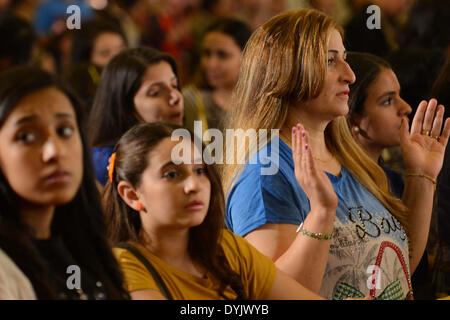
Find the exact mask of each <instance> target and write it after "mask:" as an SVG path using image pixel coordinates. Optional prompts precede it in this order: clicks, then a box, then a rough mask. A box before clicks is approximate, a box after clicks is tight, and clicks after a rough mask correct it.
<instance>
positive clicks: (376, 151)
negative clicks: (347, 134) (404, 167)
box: [355, 135, 384, 163]
mask: <svg viewBox="0 0 450 320" xmlns="http://www.w3.org/2000/svg"><path fill="white" fill-rule="evenodd" d="M355 140H356V141H357V142H358V144H359V145H360V147H361V148H362V149H363V150H364V151H365V152H366V153H367V155H368V156H369V157H370V158H371V159H372V160H373V161H375V162H376V163H378V159H379V158H380V156H381V152H382V151H383V149H384V148H383V147H381V146H379V145H378V144H375V143H373V142H371V141H369V140H367V139H366V138H364V137H362V136H361V135H357V136H355Z"/></svg>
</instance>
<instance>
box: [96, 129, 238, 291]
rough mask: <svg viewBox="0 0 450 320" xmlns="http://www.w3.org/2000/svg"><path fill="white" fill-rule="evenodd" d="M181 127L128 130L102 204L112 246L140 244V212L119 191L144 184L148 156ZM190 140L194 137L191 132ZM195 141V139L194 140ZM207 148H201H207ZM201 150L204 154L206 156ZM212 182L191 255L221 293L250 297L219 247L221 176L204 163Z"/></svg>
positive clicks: (222, 210)
mask: <svg viewBox="0 0 450 320" xmlns="http://www.w3.org/2000/svg"><path fill="white" fill-rule="evenodd" d="M179 128H181V127H180V126H177V125H173V124H165V123H158V122H155V123H141V124H138V125H135V126H134V127H133V128H131V129H130V130H129V131H127V132H126V133H125V134H124V135H123V136H122V138H121V139H120V140H119V142H118V143H117V144H116V146H115V148H114V152H115V153H116V160H115V166H114V172H113V176H112V182H111V181H109V182H108V183H107V184H106V187H105V189H104V191H103V204H104V207H105V215H106V221H107V226H108V236H109V237H110V239H111V240H112V242H113V243H115V244H117V243H120V242H126V241H139V239H138V235H139V232H140V231H141V221H140V217H139V213H138V212H136V211H134V210H133V209H131V208H130V207H129V206H128V205H127V204H126V203H125V202H124V201H123V200H122V198H121V196H120V195H119V193H118V191H117V186H118V184H119V182H120V181H127V182H129V183H130V184H132V185H133V186H135V187H136V188H138V187H139V186H140V184H141V182H142V173H143V172H144V170H145V169H146V168H147V166H148V165H149V163H148V154H149V153H150V152H151V151H152V150H154V148H155V147H157V146H158V144H159V143H160V142H161V141H162V140H164V139H167V138H168V139H170V138H171V136H172V133H173V132H174V131H175V130H176V129H179ZM191 139H194V135H193V134H192V133H191ZM192 141H194V140H192ZM204 147H205V146H204V145H203V146H202V148H203V149H204ZM203 149H202V154H203ZM205 168H206V174H207V176H208V179H209V181H210V182H211V196H210V197H211V198H210V204H209V208H208V212H207V214H206V217H205V220H204V221H203V222H202V223H201V224H200V225H198V226H195V227H192V228H191V229H190V230H189V245H188V252H189V255H190V257H191V258H192V259H193V260H194V261H195V262H197V263H199V264H201V265H202V266H204V267H205V268H206V269H207V270H208V271H209V272H211V273H212V274H213V275H214V276H215V277H217V279H218V280H219V281H220V288H219V289H218V291H219V294H220V295H222V293H223V291H224V290H225V288H226V287H227V286H228V285H230V286H231V288H232V289H233V290H234V291H235V293H236V294H237V296H238V299H245V298H246V297H247V294H246V292H245V290H244V288H243V285H242V281H241V278H240V276H239V275H238V274H237V273H235V272H234V271H233V270H232V269H231V267H230V266H229V264H228V261H227V260H226V257H225V255H224V252H223V250H222V248H221V246H220V238H221V236H222V231H223V229H224V228H225V198H224V194H223V190H222V184H221V183H220V179H219V175H218V173H217V170H216V169H215V167H214V165H207V164H205Z"/></svg>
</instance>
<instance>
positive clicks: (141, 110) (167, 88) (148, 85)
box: [89, 47, 184, 185]
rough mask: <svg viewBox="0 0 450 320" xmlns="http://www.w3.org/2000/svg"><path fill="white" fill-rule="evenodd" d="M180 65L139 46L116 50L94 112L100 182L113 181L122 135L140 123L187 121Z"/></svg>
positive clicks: (93, 134)
mask: <svg viewBox="0 0 450 320" xmlns="http://www.w3.org/2000/svg"><path fill="white" fill-rule="evenodd" d="M183 116H184V103H183V96H182V95H181V91H180V87H179V82H178V73H177V66H176V63H175V61H174V60H173V58H172V57H171V56H169V55H168V54H165V53H162V52H160V51H158V50H156V49H150V48H145V47H138V48H133V49H127V50H124V51H122V52H121V53H119V54H118V55H116V56H115V57H114V58H113V59H112V60H111V61H110V62H109V63H108V65H107V67H106V68H105V69H104V70H103V72H102V77H101V80H100V84H99V87H98V90H97V94H96V96H95V99H94V104H93V107H92V110H91V113H90V116H89V140H90V143H91V145H92V146H93V147H94V148H93V158H94V169H95V175H96V178H97V181H98V182H100V183H101V184H102V185H104V184H105V183H106V180H107V169H106V167H107V166H108V159H109V157H110V156H111V154H112V149H113V147H114V145H115V143H116V142H117V141H118V140H119V138H120V137H121V136H122V135H123V134H124V133H125V132H126V131H127V130H128V129H130V128H131V127H132V126H133V125H135V124H136V123H139V122H156V121H162V122H168V123H173V124H178V125H182V124H183Z"/></svg>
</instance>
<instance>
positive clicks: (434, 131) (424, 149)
mask: <svg viewBox="0 0 450 320" xmlns="http://www.w3.org/2000/svg"><path fill="white" fill-rule="evenodd" d="M443 118H444V106H443V105H439V106H438V105H437V100H436V99H431V100H430V101H429V102H428V103H427V102H426V101H422V102H421V103H420V104H419V107H418V108H417V111H416V114H415V116H414V119H413V122H412V126H411V132H408V131H409V125H408V121H407V120H403V121H402V127H401V131H400V132H401V137H400V138H401V139H400V146H401V149H402V154H403V160H404V162H405V167H406V170H407V172H408V173H418V174H425V175H428V176H430V177H432V178H433V179H436V178H437V176H438V174H439V171H440V170H441V168H442V163H443V160H444V154H445V147H446V146H447V142H448V138H449V135H450V118H448V119H447V120H446V121H445V125H444V129H443V130H442V134H441V129H442V124H443Z"/></svg>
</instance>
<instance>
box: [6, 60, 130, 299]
mask: <svg viewBox="0 0 450 320" xmlns="http://www.w3.org/2000/svg"><path fill="white" fill-rule="evenodd" d="M49 87H55V88H57V89H58V90H60V91H61V92H62V93H63V94H65V95H66V96H67V97H68V98H69V100H70V102H71V103H72V106H73V109H74V111H75V114H76V117H77V124H78V127H79V131H80V136H81V141H82V145H83V177H82V182H81V185H80V188H79V190H78V192H77V194H76V195H75V197H74V199H73V200H72V201H70V202H69V203H66V204H64V205H60V206H57V207H56V208H55V214H54V218H53V221H52V226H51V229H52V234H55V235H58V236H60V237H61V238H62V240H63V242H64V244H65V245H66V246H67V248H68V249H69V251H70V253H71V254H72V256H73V257H74V259H75V261H77V262H78V263H79V264H80V268H81V270H86V269H87V270H89V272H90V273H92V274H93V275H94V276H95V277H96V278H97V279H99V280H100V281H101V282H102V283H103V287H104V289H105V292H106V294H107V297H108V298H109V299H121V298H124V297H125V298H126V297H128V295H127V293H126V292H125V291H124V289H123V287H122V282H123V279H122V274H121V272H120V269H119V266H118V263H117V261H116V259H115V257H114V255H113V253H112V250H111V247H110V245H109V242H108V240H107V237H106V228H105V223H104V216H103V211H102V206H101V200H100V196H99V193H98V190H97V187H96V184H95V177H94V171H93V167H92V160H91V156H90V149H89V148H88V145H87V141H86V138H85V135H84V130H83V128H82V123H83V114H82V111H81V108H80V106H79V100H78V99H77V98H76V96H74V95H73V93H71V91H70V90H68V89H67V88H66V87H65V86H64V85H63V84H61V82H60V80H58V79H57V78H55V77H54V76H52V75H51V74H49V73H47V72H45V71H43V70H40V69H38V68H33V67H17V68H12V69H9V70H8V71H6V72H4V73H2V74H0V130H1V127H2V126H3V124H4V122H5V120H6V118H7V117H8V116H9V114H10V112H11V111H12V110H13V109H14V107H15V106H16V105H17V103H18V102H19V100H20V99H21V98H22V97H24V96H26V95H28V94H30V93H33V92H36V91H38V90H42V89H45V88H49ZM18 199H19V196H18V195H17V194H16V193H15V192H14V191H13V190H12V189H11V187H10V185H9V184H8V181H7V180H6V178H5V176H4V174H3V172H1V170H0V248H2V249H3V250H4V251H5V252H6V253H7V254H8V255H9V256H10V257H11V258H12V260H13V261H14V262H15V263H16V264H17V266H18V267H19V268H20V269H21V270H22V271H23V273H24V274H25V275H26V276H27V277H28V279H29V280H30V282H31V284H32V285H33V288H34V290H35V292H36V296H37V297H38V298H39V299H55V298H57V297H56V290H55V288H53V287H52V281H51V279H52V275H51V274H50V269H49V268H48V265H47V263H46V262H45V261H44V260H43V259H42V258H41V256H40V254H39V252H38V250H37V249H36V247H35V245H34V243H33V239H34V237H33V232H32V230H31V229H30V228H28V227H27V226H26V225H24V224H23V223H22V222H21V220H20V211H19V207H18V205H17V203H18V201H17V200H18Z"/></svg>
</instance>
